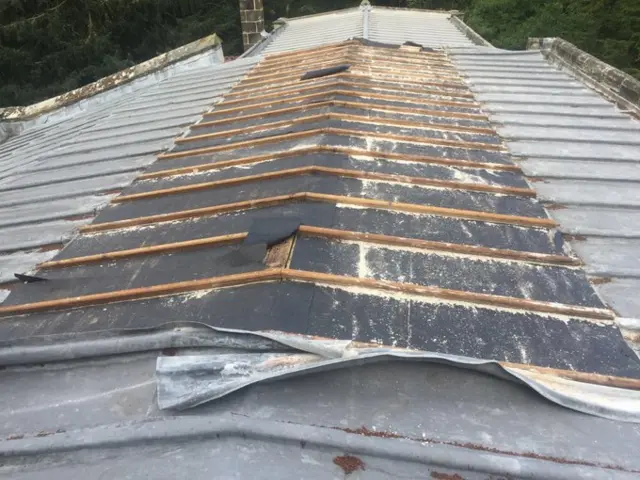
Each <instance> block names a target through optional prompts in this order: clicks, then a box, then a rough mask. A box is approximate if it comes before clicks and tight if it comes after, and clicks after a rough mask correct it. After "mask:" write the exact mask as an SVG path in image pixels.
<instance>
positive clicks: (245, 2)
mask: <svg viewBox="0 0 640 480" xmlns="http://www.w3.org/2000/svg"><path fill="white" fill-rule="evenodd" d="M240 23H241V24H242V44H243V45H244V51H245V52H246V51H247V50H249V49H250V48H251V47H253V46H254V45H255V44H256V43H258V42H259V41H260V40H262V35H261V33H262V31H263V30H264V7H263V5H262V0H240Z"/></svg>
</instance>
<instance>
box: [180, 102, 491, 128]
mask: <svg viewBox="0 0 640 480" xmlns="http://www.w3.org/2000/svg"><path fill="white" fill-rule="evenodd" d="M270 105H271V104H268V105H265V106H270ZM320 106H334V107H350V108H360V109H363V110H364V109H367V110H373V111H378V112H385V113H400V114H407V115H425V116H433V117H443V118H459V119H463V120H479V121H484V122H487V121H488V117H487V115H485V114H484V113H466V112H464V113H463V112H450V111H446V110H429V109H425V108H411V107H399V106H396V105H381V104H375V103H366V102H362V101H356V102H349V101H347V100H335V99H328V100H325V101H322V102H315V103H303V104H300V105H294V106H292V107H285V108H279V109H274V110H268V111H262V112H258V113H255V114H246V115H242V118H256V117H268V116H269V115H271V114H273V115H276V114H279V113H288V112H294V111H296V110H294V109H299V110H304V109H309V108H320ZM253 109H254V108H251V109H250V110H253ZM245 110H247V109H246V108H244V107H235V108H228V109H226V110H213V111H211V112H206V113H204V114H203V115H202V116H203V118H211V117H217V116H220V115H228V114H229V113H235V112H244V111H245ZM239 118H241V116H238V115H236V116H233V117H228V118H225V119H223V121H228V122H234V121H236V119H239ZM201 125H202V126H207V122H202V123H197V124H195V125H193V126H192V127H191V128H199V127H200V126H201Z"/></svg>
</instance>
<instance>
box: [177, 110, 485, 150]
mask: <svg viewBox="0 0 640 480" xmlns="http://www.w3.org/2000/svg"><path fill="white" fill-rule="evenodd" d="M263 118H265V117H263ZM322 120H337V121H344V122H352V123H364V124H366V125H378V126H382V127H407V128H414V129H417V130H431V131H434V132H455V133H476V134H482V135H493V136H495V137H498V135H497V133H496V132H494V131H493V130H491V129H488V128H486V129H480V128H474V127H469V128H467V127H457V126H455V125H448V124H446V123H425V122H414V121H410V120H396V119H393V118H384V117H375V116H374V117H372V116H364V115H352V114H348V113H335V112H326V113H318V114H315V115H308V116H300V117H297V118H294V119H287V120H278V121H276V122H270V123H260V124H258V125H252V126H249V127H246V126H245V127H240V128H230V129H228V130H219V131H216V132H212V133H204V134H200V135H191V136H188V137H181V138H177V139H176V140H175V143H179V144H185V143H189V142H197V141H200V140H210V139H213V138H225V137H232V136H234V135H242V134H246V133H252V132H261V131H266V130H273V129H275V128H281V127H286V126H294V125H302V124H304V123H310V122H319V121H322ZM227 123H228V122H227ZM478 130H481V131H478ZM386 135H390V134H386ZM436 141H437V139H436ZM445 141H447V142H459V140H445ZM465 143H473V142H465ZM478 143H480V144H483V143H482V142H478Z"/></svg>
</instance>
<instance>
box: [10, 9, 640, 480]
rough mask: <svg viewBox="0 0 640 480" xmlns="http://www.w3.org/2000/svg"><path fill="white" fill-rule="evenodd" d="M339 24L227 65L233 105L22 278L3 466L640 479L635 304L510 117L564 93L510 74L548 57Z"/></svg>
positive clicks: (195, 123) (226, 104)
mask: <svg viewBox="0 0 640 480" xmlns="http://www.w3.org/2000/svg"><path fill="white" fill-rule="evenodd" d="M354 11H355V10H354ZM354 11H345V12H342V13H341V15H343V14H344V15H348V14H351V13H353V12H354ZM373 11H375V9H374V10H373ZM393 11H394V12H395V10H393ZM358 13H361V10H359V11H358ZM312 18H313V17H312ZM317 18H320V17H317ZM293 22H295V21H292V22H291V23H293ZM452 25H453V24H452ZM454 26H455V25H454ZM283 28H285V30H282V31H281V33H278V31H276V33H275V34H274V35H273V36H272V38H270V39H267V40H266V41H265V42H264V43H263V44H261V45H262V47H264V46H268V45H270V42H271V41H277V39H278V38H279V35H280V34H282V33H286V31H287V30H286V27H283ZM456 28H458V27H456ZM338 30H340V29H338ZM346 30H348V28H346V29H345V31H346ZM337 33H340V32H339V31H338V32H337ZM345 35H348V36H347V37H346V38H350V36H351V33H350V32H348V33H345ZM339 36H340V35H336V39H337V38H338V37H339ZM363 36H364V35H363ZM282 38H284V37H282ZM339 40H342V41H339V42H338V43H328V44H322V45H321V46H314V48H311V49H296V50H293V51H288V50H287V51H284V52H282V53H274V54H268V55H266V56H264V57H261V56H255V57H249V59H247V58H245V59H239V60H236V61H232V62H229V63H227V64H225V66H224V67H221V66H216V67H213V68H215V69H214V70H211V71H214V72H220V70H218V69H219V68H227V67H229V68H232V69H234V71H235V68H237V69H238V71H236V73H235V76H233V78H234V81H233V82H230V83H233V85H228V87H225V88H228V89H227V90H225V91H224V93H223V94H222V95H221V98H220V99H219V100H220V101H218V102H217V103H216V104H215V106H214V108H213V109H211V110H209V111H207V112H205V113H204V114H202V115H197V116H196V117H197V118H196V119H195V120H192V121H191V122H192V123H191V124H190V126H189V128H188V129H186V130H185V129H184V127H181V128H180V129H178V128H176V130H178V131H177V132H176V133H175V134H174V135H175V138H174V139H173V141H172V143H171V146H170V147H169V148H168V149H167V150H165V151H162V152H159V153H158V151H156V153H154V157H155V161H152V160H151V161H150V162H149V163H148V164H146V165H145V166H144V171H143V172H137V173H136V175H135V178H133V179H132V180H131V181H130V182H129V184H128V185H125V186H123V187H122V190H121V191H120V192H119V193H118V195H117V196H113V197H112V198H110V199H109V203H108V204H107V205H106V206H105V207H104V208H102V210H100V211H99V212H98V213H97V215H96V216H95V218H92V219H91V220H90V223H87V224H85V225H83V226H81V227H80V228H79V230H78V231H77V234H75V236H74V237H73V238H72V239H71V241H68V242H66V243H65V246H64V248H63V250H61V251H60V252H57V253H56V254H55V256H54V258H52V259H51V260H50V261H47V262H45V263H42V264H40V265H39V267H38V269H37V270H35V271H34V273H33V275H35V276H36V278H34V279H31V280H38V279H39V278H44V279H46V280H45V281H33V282H32V281H28V282H25V283H20V284H15V286H14V287H13V288H12V291H11V294H10V295H9V297H8V298H7V299H6V300H5V302H4V303H3V305H2V306H0V338H1V339H2V342H1V343H0V366H2V367H3V368H2V369H1V370H0V378H1V381H2V383H3V386H5V391H6V392H8V393H7V394H6V395H4V396H3V397H2V398H0V401H4V402H5V404H4V405H3V408H2V409H0V410H2V413H1V414H0V438H4V440H0V455H2V457H3V462H4V465H3V466H2V467H0V472H3V473H4V472H9V471H10V472H11V474H12V475H13V476H14V477H17V478H19V476H20V475H22V476H23V477H25V478H29V477H30V476H35V475H38V474H41V473H42V472H43V471H44V470H43V469H44V468H48V471H47V475H48V477H52V476H53V477H56V476H59V477H62V476H64V477H69V476H74V475H76V474H77V472H78V471H79V469H80V468H82V469H83V474H84V475H86V471H88V470H87V469H90V470H91V472H92V473H95V475H91V476H98V475H101V474H103V473H104V472H105V471H107V470H108V471H109V472H110V475H113V473H114V472H120V471H122V472H123V475H124V474H125V472H126V474H127V475H133V476H136V475H142V474H147V475H151V476H166V475H167V474H168V472H171V474H173V473H174V472H175V474H173V475H171V474H169V475H170V476H181V475H184V472H188V473H187V475H188V476H190V477H193V478H201V477H203V476H210V471H212V469H213V468H216V472H218V473H219V474H228V476H233V475H235V476H241V477H248V476H252V474H255V472H256V469H257V468H260V469H261V470H260V471H261V472H262V471H266V470H265V466H266V467H267V468H269V472H270V473H271V472H276V471H277V472H278V474H277V475H276V476H278V477H281V478H297V477H299V473H298V472H299V470H300V469H299V468H297V467H302V468H304V469H305V472H306V473H308V476H309V477H311V478H313V476H317V477H318V478H326V477H327V476H331V475H333V476H338V477H341V476H343V475H345V474H348V472H349V471H350V470H352V469H353V470H354V471H357V474H361V475H362V476H364V477H367V476H372V477H375V476H382V477H397V476H405V477H409V478H411V477H416V476H419V475H423V476H424V475H425V474H427V473H428V474H429V475H431V477H432V478H447V477H449V478H460V477H462V478H465V479H473V478H481V479H484V478H487V476H488V475H489V476H498V478H499V476H509V477H513V478H544V479H547V478H589V477H591V478H633V477H634V476H637V474H638V473H639V472H640V463H639V462H640V460H639V459H638V457H637V455H635V456H634V455H632V453H633V452H632V449H633V447H634V446H635V445H636V444H637V442H638V437H639V436H640V422H639V420H640V415H639V413H640V409H639V407H638V405H639V404H640V401H639V399H638V398H639V397H638V390H640V388H639V385H640V383H639V382H640V360H639V359H638V357H637V356H636V354H635V353H634V351H633V350H632V348H631V347H634V346H637V342H636V343H634V342H633V341H630V340H632V338H633V336H634V335H636V334H637V328H636V327H634V324H633V322H632V321H627V322H626V323H624V324H622V323H621V322H620V318H619V312H616V310H614V309H613V308H611V306H610V305H608V302H609V300H607V299H606V298H603V297H601V296H600V295H599V294H598V292H597V291H596V288H600V287H601V285H602V284H600V285H594V283H593V282H592V281H590V278H591V277H592V276H593V275H594V272H593V271H592V268H593V267H592V265H593V261H592V260H589V259H587V262H586V263H585V262H583V259H582V258H581V257H580V256H579V255H578V254H579V253H580V252H579V251H577V250H578V248H577V247H576V248H574V247H572V242H574V237H567V235H566V234H563V229H565V227H564V226H563V223H562V222H563V220H562V218H560V217H557V218H556V217H555V215H556V213H557V212H563V211H564V210H567V209H564V210H563V209H557V208H556V207H555V205H554V204H552V203H550V202H549V200H548V199H547V198H546V197H545V196H544V195H545V192H544V191H543V190H541V189H539V188H538V187H539V186H540V184H541V183H542V182H539V181H535V179H536V178H538V177H539V176H534V177H532V176H531V173H529V172H528V171H527V170H526V167H525V166H526V164H527V162H529V161H530V159H529V160H524V161H523V160H522V158H521V156H519V155H517V153H518V150H517V144H518V143H519V142H520V141H521V140H518V141H515V142H514V141H513V139H512V138H511V136H510V135H508V134H507V133H505V130H504V128H506V127H505V126H504V125H503V124H502V123H499V122H498V118H497V115H502V114H508V113H509V111H508V110H509V108H512V106H513V105H515V106H516V107H518V106H519V102H521V101H526V102H532V103H531V105H529V109H528V111H527V115H528V116H529V115H530V118H534V117H535V118H538V117H536V116H535V114H532V112H535V111H536V108H539V107H538V106H537V105H538V104H539V105H542V108H541V109H540V110H541V114H540V115H542V114H544V115H547V114H550V113H551V112H552V111H554V110H553V109H554V107H553V106H549V105H546V104H545V101H546V102H548V101H549V100H548V99H547V97H548V96H544V99H541V98H540V97H536V95H539V92H538V91H537V90H535V88H534V87H532V86H531V85H529V84H528V83H526V84H524V85H522V88H526V89H529V88H533V90H531V91H529V90H527V96H526V97H525V99H524V100H523V99H522V98H521V97H519V96H518V95H517V91H516V92H513V93H510V92H509V91H508V90H507V91H505V89H508V88H515V89H516V90H517V88H518V87H511V86H509V82H510V81H511V80H512V78H511V77H513V78H516V79H517V78H519V77H525V78H527V79H530V77H532V76H533V74H534V73H543V75H544V72H546V71H547V70H545V69H546V68H547V67H546V66H544V65H542V64H541V63H539V64H536V65H537V66H536V67H534V68H531V66H530V65H529V63H527V62H528V60H532V61H535V62H542V61H541V60H540V59H539V58H537V57H536V55H537V54H534V53H527V54H524V55H523V58H524V60H523V58H519V56H520V54H507V53H505V52H501V51H500V50H497V49H492V48H490V47H489V48H488V47H486V46H467V47H464V48H461V49H457V50H456V49H446V50H442V49H434V48H431V47H421V46H418V45H402V46H400V44H404V42H402V41H401V40H402V38H400V37H398V40H397V41H385V42H381V41H378V40H376V41H374V40H373V39H372V38H370V37H368V38H358V39H354V40H345V39H339ZM253 53H256V54H257V53H258V51H254V52H253ZM509 55H511V57H510V58H513V59H516V58H518V60H517V61H515V62H513V65H511V64H509V62H508V61H507V60H505V62H506V63H503V64H498V65H496V62H498V61H502V59H506V58H508V57H509ZM534 59H535V60H534ZM236 62H238V63H236ZM544 62H546V60H544ZM525 63H526V67H524V68H523V71H521V72H517V73H510V72H513V70H517V69H518V68H520V67H518V65H523V64H525ZM241 69H245V70H243V71H242V73H240V72H239V70H241ZM538 70H542V72H539V71H538ZM194 72H195V70H194ZM477 73H481V74H482V76H486V77H487V78H488V79H489V80H488V82H489V83H488V84H489V87H490V88H489V90H487V91H483V90H482V79H481V78H480V77H478V76H475V75H476V74H477ZM507 74H508V75H507ZM552 74H553V75H555V74H554V73H553V72H552ZM207 75H209V74H207ZM553 75H552V76H553ZM558 75H559V74H558ZM177 78H178V79H180V78H181V80H182V83H179V82H178V80H176V82H173V83H172V84H171V87H170V88H168V89H167V90H165V91H164V92H165V94H166V96H165V97H160V98H169V99H171V98H173V97H172V95H173V92H175V91H176V90H177V91H180V90H182V89H184V90H190V89H191V86H190V85H192V83H191V82H193V83H195V84H199V83H198V80H196V78H198V79H200V78H202V77H201V76H200V77H197V76H193V77H192V76H191V75H190V73H189V75H187V72H184V75H181V76H179V77H178V76H177ZM207 78H208V77H207ZM560 78H562V80H560ZM546 80H548V81H549V82H547V83H545V84H544V87H545V88H546V87H548V86H549V83H551V84H553V82H556V81H558V82H560V81H562V82H565V81H567V77H563V76H562V75H560V77H557V78H547V79H546ZM169 81H172V80H167V82H169ZM528 81H529V82H531V81H532V80H528ZM568 81H569V82H570V79H569V80H568ZM500 82H503V83H507V84H508V85H507V86H506V87H505V86H503V85H502V84H501V83H500ZM203 84H208V82H203ZM159 85H161V84H159ZM177 85H180V86H179V87H177ZM554 86H557V85H554ZM578 87H579V85H578ZM212 88H213V91H214V92H215V91H217V90H216V87H215V86H214V87H212ZM491 88H493V89H494V90H491ZM571 88H572V87H567V88H564V87H560V90H559V91H554V92H556V93H557V94H559V95H564V93H565V92H564V90H567V89H571ZM495 89H497V90H498V91H499V92H500V95H501V96H500V97H497V96H492V93H491V92H492V91H495ZM578 90H581V89H580V87H579V88H578ZM170 92H171V93H170ZM574 93H577V92H574ZM139 95H140V93H139V92H138V94H132V95H131V96H130V97H127V99H128V100H129V99H131V100H130V102H134V101H135V102H140V101H142V100H140V98H139ZM213 95H214V96H215V93H214V94H213ZM589 95H591V92H590V91H587V92H586V93H584V92H581V93H580V94H579V95H575V96H574V97H576V98H574V100H576V99H579V100H578V103H580V102H585V101H586V100H584V98H583V97H588V98H589V99H590V100H589V101H595V100H597V98H598V97H590V96H589ZM551 97H552V99H551V100H550V101H551V102H556V103H557V104H558V107H559V108H566V104H567V102H566V100H564V99H561V97H560V98H559V99H558V101H556V100H555V95H552V96H551ZM572 98H573V97H572ZM594 99H595V100H594ZM497 100H501V101H497ZM203 101H204V100H203ZM494 101H495V103H494ZM603 102H604V100H603ZM149 103H153V105H154V107H153V108H154V109H155V108H159V107H158V102H157V101H156V102H149ZM185 103H186V104H189V100H188V97H185ZM210 103H211V102H209V104H210ZM496 105H497V106H498V107H496ZM504 105H506V110H505V108H503V106H504ZM589 105H591V104H589ZM607 105H608V106H607V108H610V106H609V104H607ZM123 108H124V105H123ZM572 108H574V107H572ZM575 108H577V109H578V110H574V112H576V111H577V112H579V113H583V111H584V110H585V108H582V106H581V105H577V106H576V107H575ZM588 108H592V107H591V106H589V107H588ZM498 109H502V110H500V111H499V112H498ZM596 109H597V111H598V112H599V113H600V114H601V113H602V111H603V110H604V109H605V107H602V106H598V107H596ZM154 111H163V110H161V109H159V110H154ZM516 113H517V114H520V113H519V112H516ZM566 117H567V118H564V121H574V120H575V119H578V120H577V121H580V119H584V117H583V116H582V115H581V116H576V115H573V116H570V115H569V116H566ZM568 117H570V118H568ZM120 118H121V117H120ZM558 118H560V117H558ZM616 118H618V119H619V120H622V118H620V117H616ZM68 121H69V119H67V120H65V122H68ZM529 121H531V120H529V119H527V122H529ZM63 123H64V122H63ZM515 124H516V125H519V122H516V123H515ZM72 125H73V124H71V123H68V126H69V128H71V126H72ZM112 125H113V124H112ZM505 125H507V126H508V123H505ZM576 125H577V124H576ZM141 127H142V126H141ZM576 129H577V128H576ZM141 130H143V128H141ZM577 130H579V129H577ZM120 131H121V132H128V131H129V130H128V129H127V128H121V130H120ZM25 133H28V131H26V132H25ZM81 134H82V133H81ZM22 135H24V134H22ZM22 135H19V136H18V137H16V138H15V139H14V140H13V141H18V140H20V139H21V137H22ZM24 138H29V137H24ZM575 138H579V136H578V135H574V136H572V137H571V139H573V140H574V141H575ZM616 138H620V137H616ZM531 144H532V145H533V146H538V145H539V143H536V142H531ZM545 144H547V143H546V142H545ZM133 145H138V143H134V144H133ZM78 154H79V155H82V156H84V155H85V153H81V152H78ZM514 154H516V155H514ZM96 164H99V163H98V162H96ZM51 185H55V184H51ZM47 188H49V189H50V188H51V186H50V185H49V186H48V187H47ZM49 191H50V190H49ZM42 203H44V202H42ZM558 220H560V222H558ZM596 283H597V282H596ZM612 283H613V282H612ZM613 307H614V308H616V309H618V307H617V306H615V305H614V306H613ZM621 325H623V327H624V328H623V329H622V333H624V335H625V337H623V335H621V327H620V326H621ZM627 328H628V329H629V330H630V332H629V331H627V330H626V329H627ZM634 328H635V330H634ZM630 345H631V347H630ZM311 373H313V375H311ZM479 373H480V374H479ZM266 380H269V382H267V381H266ZM276 380H279V381H276ZM234 392H236V393H234ZM212 400H215V401H212ZM179 408H190V410H189V411H186V412H181V411H179V410H177V409H179ZM580 412H586V413H589V414H590V415H584V413H580ZM585 432H590V433H589V434H588V435H585ZM115 451H117V452H118V455H114V452H115ZM231 451H233V452H234V453H231ZM238 452H240V453H238ZM167 458H170V459H171V461H170V462H168V461H167V460H166V459H167ZM230 458H232V459H233V461H232V462H230V461H229V459H230ZM238 458H241V459H243V461H242V462H238V461H237V459H238ZM5 459H6V461H5ZM52 462H55V463H52ZM43 465H44V467H43ZM51 465H55V466H54V467H53V468H50V466H51ZM176 469H179V473H178V471H177V470H176ZM418 472H419V473H418ZM115 476H118V475H117V473H116V475H115ZM254 476H255V475H254Z"/></svg>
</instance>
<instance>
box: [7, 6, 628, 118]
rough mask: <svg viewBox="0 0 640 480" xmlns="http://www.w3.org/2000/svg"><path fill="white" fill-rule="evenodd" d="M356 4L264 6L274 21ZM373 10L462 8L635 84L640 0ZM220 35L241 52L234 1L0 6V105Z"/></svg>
mask: <svg viewBox="0 0 640 480" xmlns="http://www.w3.org/2000/svg"><path fill="white" fill-rule="evenodd" d="M359 3H360V0H346V1H345V0H265V20H266V25H267V29H269V28H270V26H271V23H272V22H273V21H274V20H276V19H277V18H279V17H296V16H300V15H310V14H315V13H321V12H325V11H330V10H336V9H340V8H347V7H353V6H357V5H358V4H359ZM373 3H374V4H375V5H378V6H392V7H410V8H428V9H458V10H465V12H466V14H465V21H466V22H467V23H468V24H469V25H470V26H471V27H472V28H474V29H475V30H476V31H477V32H478V33H479V34H480V35H482V36H483V37H485V38H486V39H487V40H489V41H490V42H491V43H493V44H494V45H496V46H497V47H501V48H508V49H522V48H524V47H525V45H526V41H527V38H528V37H545V36H559V37H562V38H564V39H566V40H568V41H570V42H572V43H575V44H576V45H577V46H578V47H580V48H582V49H584V50H586V51H588V52H590V53H592V54H593V55H595V56H597V57H598V58H601V59H602V60H604V61H605V62H608V63H611V64H612V65H614V66H616V67H618V68H621V69H623V70H625V71H627V72H628V73H630V74H632V75H636V76H637V77H638V78H640V0H538V1H537V2H529V1H524V0H373ZM214 32H215V33H217V34H218V35H219V36H220V37H221V38H222V39H223V40H224V41H225V43H224V49H225V53H226V54H227V55H239V54H240V53H241V52H242V40H241V35H240V18H239V9H238V0H0V106H7V105H25V104H30V103H33V102H36V101H39V100H42V99H45V98H48V97H51V96H54V95H58V94H60V93H63V92H66V91H68V90H71V89H73V88H77V87H79V86H82V85H85V84H87V83H90V82H92V81H95V80H97V79H98V78H101V77H103V76H106V75H109V74H112V73H114V72H117V71H119V70H122V69H124V68H127V67H129V66H131V65H135V64H137V63H139V62H142V61H145V60H148V59H149V58H151V57H153V56H155V55H158V54H160V53H163V52H166V51H168V50H170V49H172V48H176V47H178V46H180V45H184V44H185V43H188V42H191V41H193V40H196V39H198V38H201V37H204V36H206V35H209V34H211V33H214Z"/></svg>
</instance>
